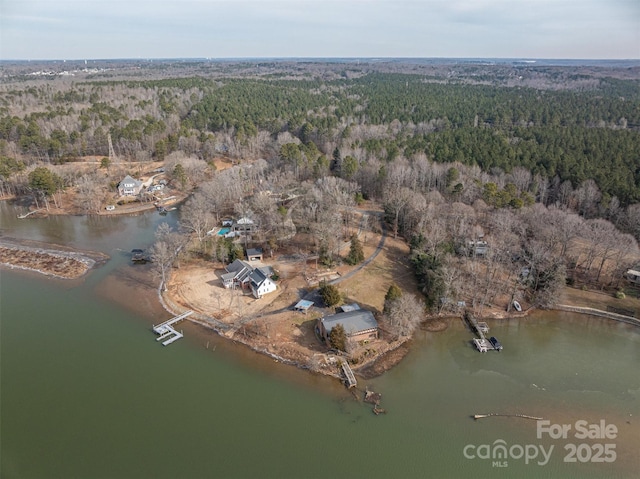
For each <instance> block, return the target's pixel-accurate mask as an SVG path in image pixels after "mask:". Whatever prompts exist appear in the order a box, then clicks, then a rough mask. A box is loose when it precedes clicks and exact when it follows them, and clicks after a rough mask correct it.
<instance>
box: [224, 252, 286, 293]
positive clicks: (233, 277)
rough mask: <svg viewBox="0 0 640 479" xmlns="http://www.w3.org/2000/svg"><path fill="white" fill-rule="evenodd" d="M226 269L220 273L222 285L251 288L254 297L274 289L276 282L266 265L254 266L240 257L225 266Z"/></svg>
mask: <svg viewBox="0 0 640 479" xmlns="http://www.w3.org/2000/svg"><path fill="white" fill-rule="evenodd" d="M225 270H226V271H227V272H226V273H224V274H223V275H222V285H223V286H224V287H225V288H227V289H229V288H237V287H240V288H242V289H243V290H251V293H252V294H253V296H254V297H255V298H256V299H260V298H262V297H263V296H264V295H265V294H269V293H272V292H273V291H275V290H276V288H277V286H276V283H275V282H274V281H273V280H272V279H271V278H270V276H271V268H269V267H268V266H265V267H261V268H254V267H253V266H251V265H250V264H249V263H247V262H246V261H242V260H241V259H237V260H235V261H234V262H233V263H231V264H229V265H227V266H226V267H225Z"/></svg>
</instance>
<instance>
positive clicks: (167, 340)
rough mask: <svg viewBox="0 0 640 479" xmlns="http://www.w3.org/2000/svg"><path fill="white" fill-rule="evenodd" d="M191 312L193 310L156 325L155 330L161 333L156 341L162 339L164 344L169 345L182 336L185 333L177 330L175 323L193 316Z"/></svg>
mask: <svg viewBox="0 0 640 479" xmlns="http://www.w3.org/2000/svg"><path fill="white" fill-rule="evenodd" d="M191 314H193V311H187V312H185V313H182V314H180V315H178V316H175V317H173V318H171V319H168V320H167V321H165V322H164V323H160V324H158V325H157V326H154V327H153V332H154V333H156V334H158V335H159V336H158V338H156V341H162V345H163V346H168V345H169V344H171V343H173V342H174V341H177V340H178V339H180V338H182V337H183V336H184V334H182V332H178V331H176V330H175V329H174V328H173V325H174V324H176V323H178V322H180V321H182V320H183V319H185V318H186V317H188V316H191Z"/></svg>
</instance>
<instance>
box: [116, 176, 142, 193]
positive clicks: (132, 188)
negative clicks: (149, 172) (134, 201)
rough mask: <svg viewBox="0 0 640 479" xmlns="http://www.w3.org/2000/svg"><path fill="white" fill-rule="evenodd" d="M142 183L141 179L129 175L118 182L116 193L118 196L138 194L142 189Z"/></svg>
mask: <svg viewBox="0 0 640 479" xmlns="http://www.w3.org/2000/svg"><path fill="white" fill-rule="evenodd" d="M143 187H144V184H143V182H142V181H139V180H136V179H134V178H132V177H131V176H130V175H127V176H125V177H124V179H123V180H122V181H121V182H120V183H119V184H118V194H119V195H120V196H138V195H139V194H140V192H141V191H142V188H143Z"/></svg>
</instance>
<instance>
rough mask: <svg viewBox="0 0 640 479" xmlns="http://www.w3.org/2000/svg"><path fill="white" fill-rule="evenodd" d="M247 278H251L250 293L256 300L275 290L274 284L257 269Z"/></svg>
mask: <svg viewBox="0 0 640 479" xmlns="http://www.w3.org/2000/svg"><path fill="white" fill-rule="evenodd" d="M249 278H251V282H250V285H251V292H252V293H253V295H254V296H255V297H256V298H258V299H260V298H262V296H264V295H265V294H268V293H273V292H274V291H275V290H276V284H275V283H274V282H273V281H272V280H271V278H269V277H268V276H267V275H266V274H264V273H263V272H262V271H261V270H259V269H255V270H253V273H251V274H250V275H249Z"/></svg>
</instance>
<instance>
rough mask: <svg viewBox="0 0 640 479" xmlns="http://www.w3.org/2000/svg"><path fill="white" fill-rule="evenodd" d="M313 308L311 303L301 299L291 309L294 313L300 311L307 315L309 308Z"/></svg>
mask: <svg viewBox="0 0 640 479" xmlns="http://www.w3.org/2000/svg"><path fill="white" fill-rule="evenodd" d="M311 306H313V301H308V300H306V299H301V300H300V301H298V302H297V303H296V305H295V306H294V307H293V309H294V310H295V311H300V312H302V313H304V314H307V311H309V308H310V307H311Z"/></svg>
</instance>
